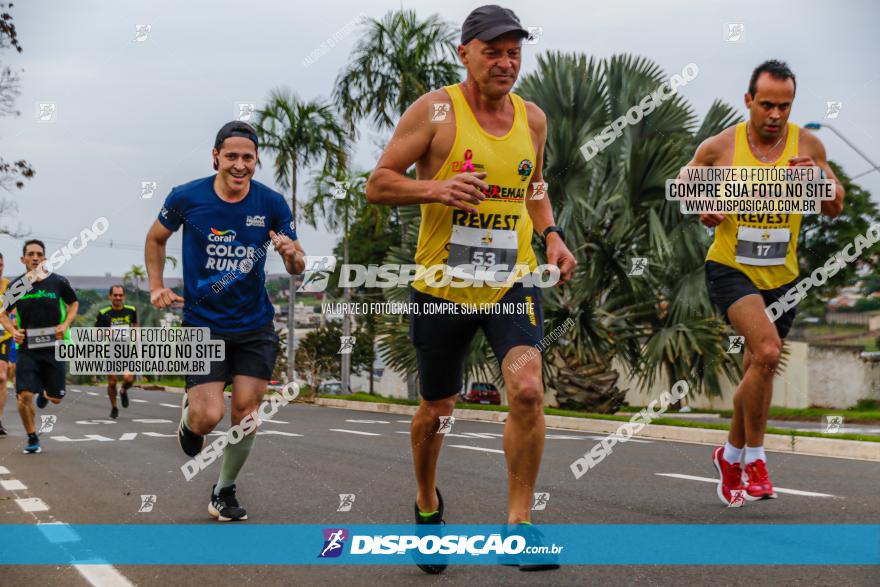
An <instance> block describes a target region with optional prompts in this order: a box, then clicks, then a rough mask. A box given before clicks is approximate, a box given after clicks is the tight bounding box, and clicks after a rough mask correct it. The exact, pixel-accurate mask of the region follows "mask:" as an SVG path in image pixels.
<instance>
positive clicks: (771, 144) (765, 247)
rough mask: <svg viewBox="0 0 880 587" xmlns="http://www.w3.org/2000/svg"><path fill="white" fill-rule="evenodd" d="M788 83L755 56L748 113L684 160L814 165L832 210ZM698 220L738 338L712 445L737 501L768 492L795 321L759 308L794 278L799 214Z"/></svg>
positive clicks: (771, 494) (815, 148) (818, 152)
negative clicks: (725, 416)
mask: <svg viewBox="0 0 880 587" xmlns="http://www.w3.org/2000/svg"><path fill="white" fill-rule="evenodd" d="M795 89H796V80H795V76H794V73H792V71H791V70H790V69H789V68H788V66H787V65H786V64H785V63H782V62H780V61H775V60H771V61H766V62H765V63H762V64H761V65H759V66H758V67H757V68H756V69H755V70H754V72H753V73H752V77H751V80H750V81H749V88H748V92H747V93H746V95H745V105H746V108H748V110H749V120H748V122H743V123H740V124H737V125H736V126H732V127H730V128H727V129H725V130H723V131H722V132H720V133H719V134H717V135H715V136H713V137H710V138H708V139H706V140H705V141H704V142H703V143H702V144H701V145H700V146H699V148H697V151H696V153H695V154H694V158H693V160H692V161H691V162H690V163H689V164H688V165H689V166H712V167H727V166H737V167H739V166H748V167H756V166H808V167H816V166H818V167H819V168H820V169H821V170H822V173H823V174H824V176H825V177H827V178H829V179H832V180H833V181H834V183H835V188H836V190H835V199H834V200H824V201H822V203H821V206H822V207H821V212H822V214H825V215H826V216H829V217H832V218H833V217H835V216H837V215H838V214H840V212H841V211H842V209H843V196H844V190H843V186H842V185H841V184H840V182H839V181H837V178H836V177H835V176H834V172H833V171H832V170H831V168H830V167H829V165H828V161H827V160H826V157H825V147H824V146H823V145H822V142H821V141H820V140H819V139H818V138H817V137H816V136H815V135H813V134H812V133H810V132H809V131H808V130H805V129H801V128H798V126H797V125H795V124H794V123H790V122H788V117H789V114H790V112H791V105H792V102H793V101H794V96H795ZM700 220H701V221H702V223H703V224H704V225H706V226H708V227H714V229H715V239H714V242H713V243H712V246H711V247H710V248H709V252H708V254H707V255H706V285H707V287H708V289H709V297H710V298H711V300H712V303H713V304H715V305H716V306H717V307H718V309H719V310H720V311H721V313H722V314H723V315H724V317H725V319H726V320H727V321H728V322H729V323H730V324H731V325H732V326H733V328H734V329H735V330H736V332H737V334H738V335H740V336H742V337H743V338H744V342H745V354H744V357H743V379H742V381H741V382H740V384H739V387H737V389H736V393H735V394H734V396H733V417H732V418H731V422H730V434H729V436H728V441H727V443H726V444H725V445H724V446H723V447H719V448H716V449H715V450H714V452H713V455H712V458H713V462H714V464H715V468H716V470H717V471H718V475H719V482H718V488H717V493H718V497H719V498H720V499H721V501H722V502H723V503H725V504H727V505H728V506H731V507H739V506H741V505H743V504H744V503H745V501H746V500H748V501H756V500H761V499H769V498H775V497H776V493H775V491H774V490H773V484H772V482H771V481H770V476H769V474H768V473H767V466H766V465H767V457H766V455H765V453H764V447H763V444H764V431H765V429H766V427H767V414H768V411H769V409H770V401H771V397H772V395H773V376H774V373H775V372H776V367H777V366H778V364H779V355H780V353H781V351H782V344H783V343H782V340H783V339H784V338H785V336H786V334H788V331H789V329H790V328H791V325H792V322H793V321H794V317H795V308H792V309H790V310H788V311H786V312H785V313H783V314H782V315H781V316H779V318H778V319H777V320H775V321H773V322H771V320H770V318H769V317H768V316H767V314H766V313H765V308H766V307H767V306H768V305H770V304H772V303H773V302H775V301H776V300H778V299H779V298H781V297H782V296H783V295H784V294H785V292H786V291H788V289H789V288H790V287H792V286H793V285H794V282H795V281H796V279H797V276H798V260H797V241H798V234H799V232H800V226H801V216H800V215H799V214H701V215H700ZM741 460H742V461H743V462H744V463H745V472H746V478H747V482H746V484H743V475H742V465H741V464H740V461H741Z"/></svg>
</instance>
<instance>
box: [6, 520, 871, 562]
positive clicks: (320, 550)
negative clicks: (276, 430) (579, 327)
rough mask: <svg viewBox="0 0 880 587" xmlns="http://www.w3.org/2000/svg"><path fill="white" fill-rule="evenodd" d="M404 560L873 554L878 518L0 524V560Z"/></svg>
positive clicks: (852, 557)
mask: <svg viewBox="0 0 880 587" xmlns="http://www.w3.org/2000/svg"><path fill="white" fill-rule="evenodd" d="M730 544H736V545H737V546H736V548H725V547H724V545H730ZM413 563H420V564H450V565H457V564H468V565H473V564H551V565H552V564H562V565H877V564H880V525H878V524H864V525H863V524H844V525H832V524H772V525H771V524H712V525H709V524H702V525H696V524H693V525H691V524H594V525H590V524H565V525H553V524H548V525H545V526H530V525H517V526H507V525H448V526H427V525H425V526H416V525H385V524H370V525H367V524H363V525H356V524H350V525H338V526H331V525H317V524H309V525H306V524H302V525H276V524H242V523H237V524H233V523H230V524H37V525H26V524H0V565H59V564H115V565H314V564H329V565H352V564H353V565H357V564H367V565H377V564H381V565H387V564H392V565H407V564H413Z"/></svg>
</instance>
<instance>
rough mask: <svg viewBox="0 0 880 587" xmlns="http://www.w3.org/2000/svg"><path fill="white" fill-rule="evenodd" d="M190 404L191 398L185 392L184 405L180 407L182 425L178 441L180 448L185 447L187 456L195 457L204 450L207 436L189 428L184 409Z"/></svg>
mask: <svg viewBox="0 0 880 587" xmlns="http://www.w3.org/2000/svg"><path fill="white" fill-rule="evenodd" d="M188 405H189V399H188V398H187V397H186V394H184V396H183V406H182V407H181V409H180V425H179V426H178V427H177V442H178V443H179V444H180V448H181V449H183V452H185V453H186V455H187V456H190V457H194V456H196V455H197V454H199V453H200V452H202V448H203V447H204V446H205V437H204V436H202V435H200V434H196V433H195V432H193V431H192V430H190V429H189V428H187V427H186V425H185V424H184V422H183V413H184V412H183V410H184V409H185V408H186V406H188Z"/></svg>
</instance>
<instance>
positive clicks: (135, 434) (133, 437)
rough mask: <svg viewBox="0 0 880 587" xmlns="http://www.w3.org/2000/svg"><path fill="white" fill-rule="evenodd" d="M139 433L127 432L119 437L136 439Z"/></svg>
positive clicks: (120, 438) (121, 438)
mask: <svg viewBox="0 0 880 587" xmlns="http://www.w3.org/2000/svg"><path fill="white" fill-rule="evenodd" d="M137 435H138V433H137V432H126V433H125V434H123V435H122V436H120V437H119V440H134V439H135V437H136V436H137Z"/></svg>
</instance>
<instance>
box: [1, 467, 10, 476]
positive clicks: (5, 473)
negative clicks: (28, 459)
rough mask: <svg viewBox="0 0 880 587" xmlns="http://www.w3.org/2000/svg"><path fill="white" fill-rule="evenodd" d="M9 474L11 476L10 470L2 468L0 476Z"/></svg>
mask: <svg viewBox="0 0 880 587" xmlns="http://www.w3.org/2000/svg"><path fill="white" fill-rule="evenodd" d="M8 474H9V469H7V468H6V467H0V475H8Z"/></svg>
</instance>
